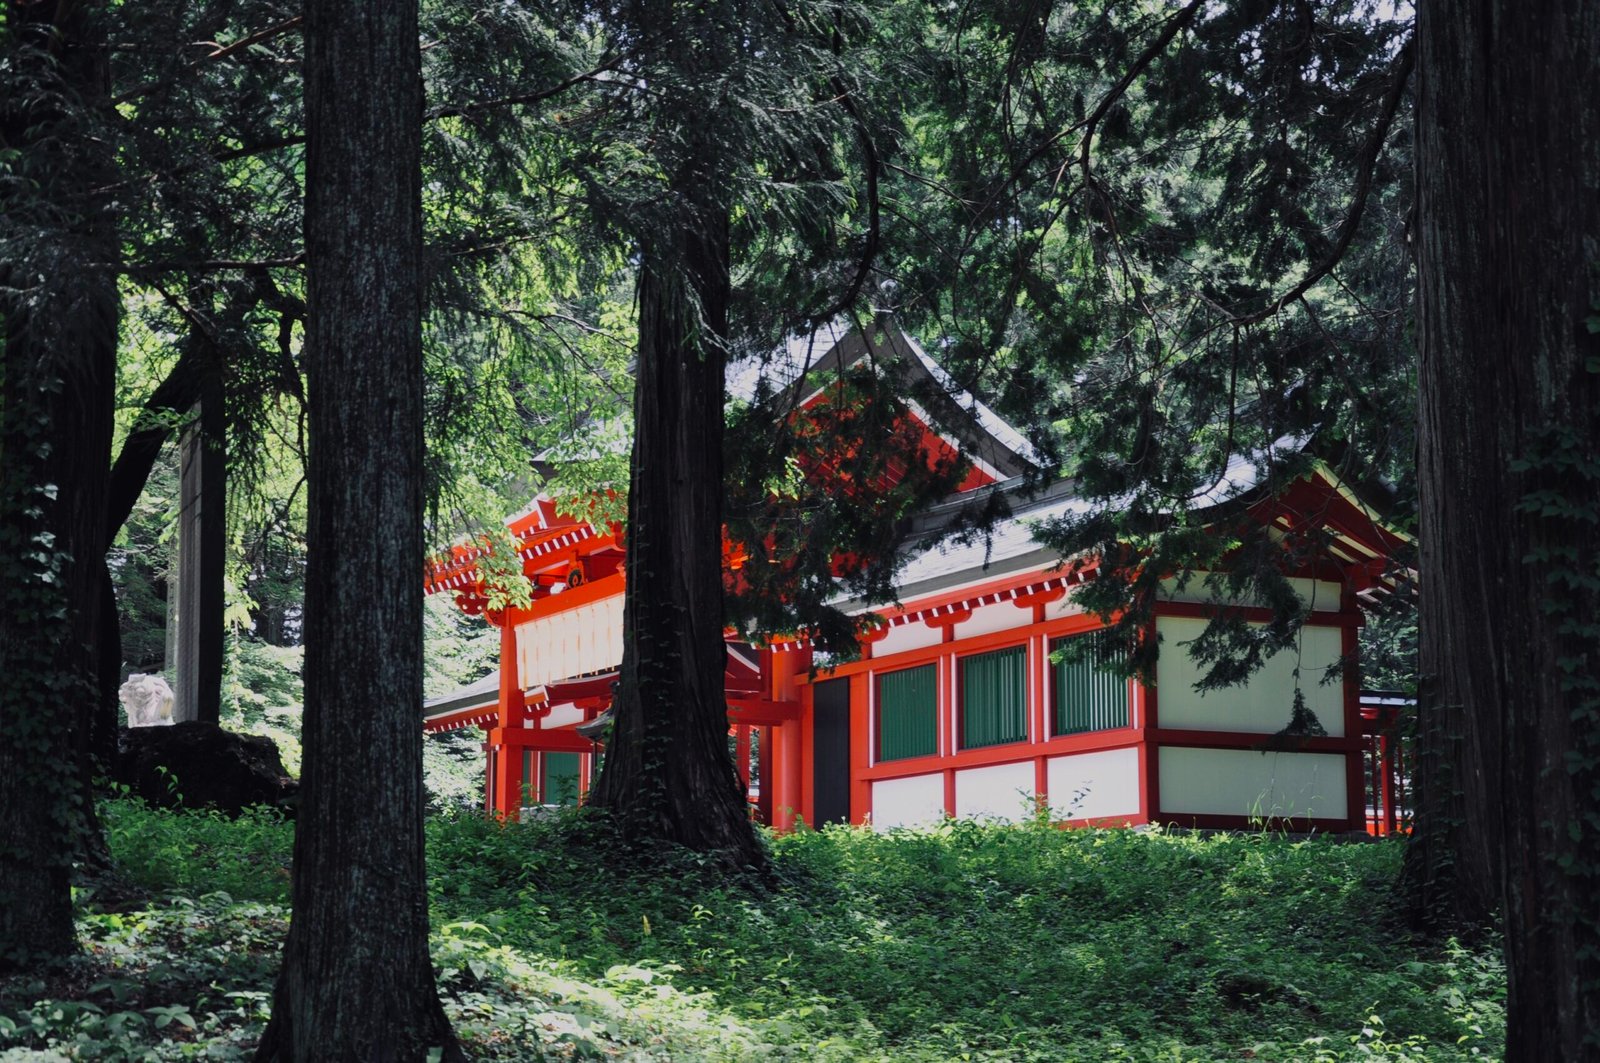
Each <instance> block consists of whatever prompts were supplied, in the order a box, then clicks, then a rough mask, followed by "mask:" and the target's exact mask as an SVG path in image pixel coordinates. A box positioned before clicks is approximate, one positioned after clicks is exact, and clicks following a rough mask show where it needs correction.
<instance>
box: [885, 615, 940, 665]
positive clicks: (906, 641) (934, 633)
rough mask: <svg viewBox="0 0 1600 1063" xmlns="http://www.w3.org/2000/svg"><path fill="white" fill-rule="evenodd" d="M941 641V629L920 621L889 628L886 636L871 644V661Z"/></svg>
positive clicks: (933, 644) (934, 644)
mask: <svg viewBox="0 0 1600 1063" xmlns="http://www.w3.org/2000/svg"><path fill="white" fill-rule="evenodd" d="M943 639H944V631H943V629H941V628H934V627H929V626H928V625H927V624H924V623H923V622H922V621H920V620H916V621H913V622H911V623H909V624H901V625H900V626H899V627H892V628H890V629H889V633H888V634H887V635H885V636H883V638H881V639H879V640H878V641H877V642H874V643H872V644H871V645H872V659H873V660H877V659H878V658H880V657H887V656H889V655H890V654H892V653H904V652H905V651H906V650H920V649H922V648H923V647H924V646H936V645H938V644H939V642H940V641H942V640H943Z"/></svg>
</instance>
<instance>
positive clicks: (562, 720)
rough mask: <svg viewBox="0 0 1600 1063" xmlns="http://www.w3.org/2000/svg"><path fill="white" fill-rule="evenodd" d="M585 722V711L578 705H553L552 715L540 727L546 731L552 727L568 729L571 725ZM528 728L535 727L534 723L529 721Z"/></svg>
mask: <svg viewBox="0 0 1600 1063" xmlns="http://www.w3.org/2000/svg"><path fill="white" fill-rule="evenodd" d="M582 722H583V710H582V709H580V708H578V706H576V705H552V706H551V707H550V715H548V716H546V717H545V718H544V719H543V720H541V721H539V726H540V727H543V728H544V729H545V730H549V729H550V728H552V727H567V726H569V725H571V724H575V723H582ZM528 726H530V727H531V726H533V721H531V720H530V721H528Z"/></svg>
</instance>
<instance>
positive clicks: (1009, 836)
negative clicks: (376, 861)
mask: <svg viewBox="0 0 1600 1063" xmlns="http://www.w3.org/2000/svg"><path fill="white" fill-rule="evenodd" d="M105 813H106V823H107V825H108V831H109V834H110V837H111V842H112V848H113V851H114V853H115V855H116V858H117V861H118V864H119V866H120V868H121V873H122V876H123V880H124V882H123V885H122V886H121V887H120V888H116V887H113V888H109V889H103V890H102V891H101V892H100V893H98V894H95V895H90V896H86V897H85V898H83V899H84V902H85V903H84V922H83V926H84V932H85V936H86V938H87V940H88V941H89V942H90V944H91V947H92V950H93V951H92V954H91V956H90V958H89V959H87V960H85V961H83V962H82V963H80V964H78V965H77V966H76V967H75V968H72V969H70V970H67V971H64V972H58V973H56V974H53V975H50V976H47V977H44V978H40V979H33V980H19V979H13V980H12V981H10V982H6V983H0V1047H4V1046H6V1045H8V1044H9V1045H16V1046H19V1047H20V1046H29V1047H38V1048H42V1047H45V1046H46V1045H49V1044H54V1045H55V1046H56V1047H57V1050H58V1051H63V1052H64V1053H65V1054H67V1055H69V1056H74V1055H75V1056H80V1057H83V1058H184V1057H185V1056H205V1057H206V1058H227V1057H229V1056H230V1055H237V1054H239V1053H242V1052H243V1051H244V1050H245V1049H246V1048H247V1047H248V1045H249V1044H250V1042H251V1040H252V1038H253V1037H254V1036H255V1035H256V1034H258V1033H259V1029H260V1025H261V1022H262V1021H263V1018H264V1008H265V1006H266V1000H267V998H266V996H265V994H266V992H267V991H268V990H270V988H271V972H272V968H273V966H274V965H275V963H276V947H277V944H278V937H279V935H280V934H281V932H282V928H283V925H284V919H285V915H286V913H285V912H284V910H283V907H282V906H283V905H284V904H285V903H286V902H287V897H288V878H287V874H286V868H287V861H288V857H289V852H290V846H291V833H292V831H291V827H290V825H289V824H286V823H283V822H281V821H279V820H277V819H276V818H274V817H270V816H256V817H245V818H244V819H241V820H239V821H227V820H224V819H221V818H219V817H214V816H207V815H203V814H195V813H170V812H156V811H152V810H148V809H145V808H144V807H142V806H139V805H137V804H134V803H131V802H113V803H111V804H109V805H108V806H107V807H106V809H105ZM428 841H429V859H430V872H431V894H432V896H431V902H432V907H433V912H434V923H435V926H436V928H437V930H436V933H435V943H434V956H435V961H436V963H437V965H438V968H439V978H440V986H441V989H442V991H443V992H444V994H445V996H446V998H447V1006H448V1008H449V1010H450V1012H451V1015H452V1018H453V1019H454V1021H455V1022H456V1025H457V1028H458V1030H460V1032H461V1033H462V1036H463V1037H464V1038H465V1040H466V1041H467V1043H468V1045H469V1047H470V1048H471V1050H472V1051H473V1052H474V1053H475V1054H477V1055H479V1056H482V1057H486V1058H516V1059H525V1058H532V1057H536V1056H538V1055H541V1054H542V1055H545V1056H550V1057H555V1058H640V1059H644V1058H649V1059H672V1060H679V1059H770V1058H793V1059H808V1060H810V1059H837V1060H856V1059H926V1060H936V1059H937V1060H944V1059H1017V1060H1028V1059H1037V1060H1065V1059H1084V1060H1100V1059H1139V1060H1145V1059H1150V1060H1154V1059H1185V1060H1186V1059H1215V1058H1227V1059H1237V1058H1259V1059H1295V1060H1299V1059H1344V1058H1356V1057H1367V1056H1372V1055H1391V1056H1402V1057H1413V1058H1430V1059H1449V1058H1456V1057H1461V1058H1467V1057H1469V1056H1472V1055H1478V1054H1483V1055H1488V1056H1493V1055H1496V1054H1497V1053H1498V1051H1499V1045H1500V1043H1501V1039H1502V1034H1503V1027H1502V1021H1503V1020H1502V1010H1501V1009H1502V1001H1503V997H1504V972H1503V969H1502V968H1501V967H1500V965H1499V963H1498V962H1497V960H1496V959H1495V958H1494V957H1492V956H1489V955H1486V954H1481V953H1477V952H1472V951H1468V950H1466V949H1463V948H1460V947H1458V946H1454V945H1451V946H1449V947H1447V948H1444V949H1439V948H1434V947H1430V946H1428V945H1426V944H1424V943H1421V942H1418V941H1416V940H1414V939H1412V938H1410V937H1409V936H1408V935H1406V934H1405V933H1404V932H1403V931H1401V930H1400V929H1398V927H1397V925H1396V923H1395V922H1394V920H1393V919H1392V918H1391V917H1390V915H1389V913H1388V911H1387V908H1386V901H1385V896H1386V890H1387V885H1388V883H1389V882H1390V881H1391V880H1392V878H1393V875H1394V873H1395V870H1396V866H1397V862H1398V859H1399V850H1398V848H1397V847H1396V845H1394V844H1373V845H1338V844H1332V843H1329V842H1326V841H1321V840H1313V841H1293V840H1289V839H1284V838H1278V837H1271V836H1264V835H1231V836H1216V837H1204V838H1202V837H1195V836H1189V835H1178V834H1163V833H1160V832H1151V833H1135V832H1131V831H1070V832H1069V831H1057V830H1054V829H1050V828H1047V827H1043V826H1037V825H1034V826H1025V827H994V826H982V825H977V824H969V823H951V824H947V825H945V826H943V827H940V828H937V829H934V830H929V831H923V832H897V833H894V834H890V835H887V836H880V835H874V834H870V833H866V832H861V831H851V830H843V829H829V830H826V831H822V832H802V833H798V834H794V835H790V836H787V837H782V838H776V839H774V840H773V842H772V847H773V856H774V864H775V867H776V877H775V879H774V880H772V881H768V882H736V881H729V880H727V879H726V878H725V877H723V876H722V875H720V874H719V873H718V872H717V871H716V869H715V867H714V866H713V865H712V864H711V862H709V861H706V860H703V859H700V858H697V857H695V856H693V855H692V854H686V853H682V852H676V853H660V852H657V853H650V854H640V853H637V852H633V851H630V850H627V849H626V848H624V847H622V846H621V845H619V844H618V843H617V842H616V841H615V840H614V839H612V838H611V836H610V835H609V833H608V831H607V830H606V829H605V825H604V823H603V821H601V820H600V819H598V817H595V816H592V815H590V814H588V813H586V812H584V811H582V810H580V811H577V812H573V813H569V814H566V815H561V816H556V817H552V818H549V819H543V820H540V821H538V822H534V823H529V824H522V825H514V826H509V827H507V826H501V825H499V824H495V823H492V822H488V821H486V820H483V819H481V818H475V817H465V816H463V817H454V818H446V817H440V818H435V819H433V820H431V821H430V823H429V825H428ZM219 890H222V891H225V892H223V893H218V892H216V891H219ZM187 898H195V899H193V900H190V899H187ZM74 971H75V972H76V973H73V972H74ZM119 985H120V986H122V987H123V988H121V989H120V990H119V989H117V988H115V987H116V986H119ZM129 987H136V988H129ZM119 993H120V994H121V996H120V997H119V996H118V994H119ZM174 1009H176V1010H174ZM119 1053H120V1055H119Z"/></svg>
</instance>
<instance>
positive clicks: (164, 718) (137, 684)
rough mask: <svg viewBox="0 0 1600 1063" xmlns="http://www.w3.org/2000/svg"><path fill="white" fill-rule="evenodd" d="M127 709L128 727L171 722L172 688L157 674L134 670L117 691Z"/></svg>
mask: <svg viewBox="0 0 1600 1063" xmlns="http://www.w3.org/2000/svg"><path fill="white" fill-rule="evenodd" d="M117 698H118V700H120V701H121V702H122V707H123V708H125V709H127V710H128V726H129V727H162V726H165V725H168V724H170V723H172V701H173V696H172V688H171V687H170V686H168V685H167V681H166V680H165V679H163V678H162V677H161V676H159V675H145V674H144V673H143V672H135V673H134V674H133V675H130V676H129V677H128V681H127V682H126V683H123V684H122V686H121V688H120V689H118V691H117Z"/></svg>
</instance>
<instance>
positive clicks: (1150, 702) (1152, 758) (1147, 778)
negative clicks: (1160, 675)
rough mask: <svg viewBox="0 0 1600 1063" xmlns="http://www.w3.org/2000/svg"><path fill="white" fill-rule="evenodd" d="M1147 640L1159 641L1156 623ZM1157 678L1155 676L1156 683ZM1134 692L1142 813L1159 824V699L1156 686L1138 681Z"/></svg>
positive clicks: (1134, 683) (1146, 819) (1151, 628)
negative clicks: (1157, 731)
mask: <svg viewBox="0 0 1600 1063" xmlns="http://www.w3.org/2000/svg"><path fill="white" fill-rule="evenodd" d="M1146 637H1147V638H1152V639H1154V638H1157V637H1158V634H1157V628H1156V621H1155V620H1152V621H1150V626H1149V628H1148V629H1147V631H1146ZM1154 678H1155V677H1154V676H1152V677H1151V679H1152V680H1154ZM1132 682H1133V689H1134V691H1135V693H1136V695H1137V700H1138V706H1139V714H1138V721H1139V723H1138V728H1139V731H1140V736H1139V775H1140V785H1139V806H1140V807H1139V811H1140V813H1142V814H1143V816H1144V822H1146V823H1158V822H1160V817H1161V751H1160V749H1159V747H1157V745H1156V737H1155V735H1156V728H1157V727H1158V726H1160V724H1159V723H1158V720H1157V714H1156V713H1157V704H1156V702H1157V696H1156V685H1155V683H1154V682H1153V681H1152V682H1149V683H1146V682H1145V681H1144V680H1142V679H1135V680H1133V681H1132Z"/></svg>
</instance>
